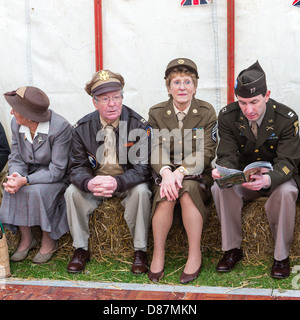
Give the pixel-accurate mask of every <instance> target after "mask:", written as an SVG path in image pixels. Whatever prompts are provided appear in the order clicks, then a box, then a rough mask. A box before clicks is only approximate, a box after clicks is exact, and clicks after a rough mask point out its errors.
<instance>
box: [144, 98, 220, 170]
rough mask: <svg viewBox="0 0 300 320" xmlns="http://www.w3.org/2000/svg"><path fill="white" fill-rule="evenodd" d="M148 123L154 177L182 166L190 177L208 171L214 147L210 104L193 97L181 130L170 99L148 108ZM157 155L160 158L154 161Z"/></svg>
mask: <svg viewBox="0 0 300 320" xmlns="http://www.w3.org/2000/svg"><path fill="white" fill-rule="evenodd" d="M148 122H149V124H150V125H151V126H152V128H153V135H154V138H153V141H152V156H151V166H152V168H153V169H154V170H155V172H156V173H157V174H158V173H159V172H160V169H161V168H162V167H163V166H166V165H167V166H170V167H171V168H172V170H175V168H176V167H178V166H179V165H183V166H185V167H186V168H187V169H188V172H189V174H200V173H202V172H203V171H204V170H205V169H207V168H211V161H212V160H213V159H214V158H215V151H216V146H217V116H216V112H215V110H214V108H213V106H212V105H211V104H209V103H207V102H205V101H202V100H198V99H195V98H193V99H192V102H191V106H190V108H189V111H188V114H187V116H186V118H185V120H184V124H183V128H182V130H181V131H180V129H179V128H178V121H177V118H176V114H175V110H174V106H173V99H172V98H170V99H169V100H168V101H165V102H162V103H159V104H157V105H155V106H153V107H152V108H150V110H149V120H148ZM170 133H171V134H170ZM158 152H160V153H161V154H162V156H161V157H160V158H157V159H155V155H157V153H158ZM163 155H165V157H163ZM193 159H195V163H194V164H193ZM198 160H199V161H198Z"/></svg>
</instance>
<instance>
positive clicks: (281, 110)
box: [216, 99, 300, 191]
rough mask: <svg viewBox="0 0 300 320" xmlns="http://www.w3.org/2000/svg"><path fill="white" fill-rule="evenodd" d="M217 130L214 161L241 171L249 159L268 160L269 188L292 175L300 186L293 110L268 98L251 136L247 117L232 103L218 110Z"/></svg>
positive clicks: (298, 144)
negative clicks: (270, 167)
mask: <svg viewBox="0 0 300 320" xmlns="http://www.w3.org/2000/svg"><path fill="white" fill-rule="evenodd" d="M218 129H219V131H218V132H219V138H220V142H219V146H218V149H217V161H216V163H217V164H219V165H221V166H225V167H228V168H234V169H240V170H243V169H244V167H245V166H246V165H248V164H249V163H251V162H254V161H260V160H262V161H269V162H271V163H272V165H273V169H274V170H273V171H272V172H269V173H268V174H269V175H270V177H271V191H273V190H274V189H275V188H276V187H277V186H278V185H280V184H281V183H283V182H286V181H288V180H290V179H292V178H294V179H295V181H296V182H297V184H298V186H299V185H300V183H299V182H300V177H299V176H298V166H299V163H300V141H299V121H298V116H297V114H296V113H295V111H293V110H292V109H290V108H289V107H287V106H285V105H283V104H281V103H278V102H276V101H275V100H273V99H269V101H268V102H267V106H266V113H265V116H264V118H263V121H262V123H261V125H260V128H259V130H258V136H257V139H255V137H254V135H253V133H252V131H251V128H250V126H249V121H248V119H247V118H246V117H245V116H244V114H243V113H242V111H241V109H240V107H239V104H238V102H234V103H231V104H229V105H228V106H226V107H224V108H223V109H222V110H221V111H220V113H219V122H218ZM268 191H270V189H268Z"/></svg>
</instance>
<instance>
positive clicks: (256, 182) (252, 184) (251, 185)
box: [212, 169, 269, 191]
mask: <svg viewBox="0 0 300 320" xmlns="http://www.w3.org/2000/svg"><path fill="white" fill-rule="evenodd" d="M212 177H213V179H214V180H215V179H219V178H221V176H220V174H219V172H218V170H217V169H213V170H212ZM250 179H251V181H249V182H244V183H242V186H243V187H244V188H247V189H249V190H253V191H258V190H260V189H263V188H266V187H269V178H268V175H263V174H253V175H251V176H250Z"/></svg>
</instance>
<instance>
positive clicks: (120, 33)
mask: <svg viewBox="0 0 300 320" xmlns="http://www.w3.org/2000/svg"><path fill="white" fill-rule="evenodd" d="M180 2H181V0H143V1H140V0H103V1H102V3H103V46H104V54H103V61H104V68H107V69H110V70H112V71H114V72H119V73H121V74H122V75H123V76H124V78H125V97H124V103H125V104H126V105H128V106H129V107H131V108H133V109H135V110H136V111H138V112H139V113H140V114H141V115H142V116H144V117H145V118H146V119H147V117H148V109H149V108H150V107H151V106H152V105H154V104H156V103H158V102H160V101H163V100H166V99H167V98H168V96H167V91H166V88H165V84H164V79H163V77H164V71H165V68H166V65H167V64H168V62H169V61H170V60H172V59H174V58H177V57H187V58H191V59H192V60H194V61H195V62H196V63H197V65H198V69H199V75H200V80H199V86H198V90H197V97H199V98H201V99H203V100H207V101H209V102H210V103H212V104H213V105H214V107H215V108H216V110H217V111H219V109H220V107H223V106H224V105H226V103H227V101H226V100H227V30H226V28H227V7H226V5H227V1H225V0H214V1H213V4H209V5H205V6H194V7H181V6H180ZM235 6H236V20H235V26H236V39H235V43H236V49H235V55H236V61H235V68H236V69H235V71H236V72H235V73H236V75H237V74H238V73H239V71H241V70H242V69H244V68H246V67H248V66H249V65H250V64H252V63H253V62H255V61H256V60H259V62H260V63H261V65H262V67H263V68H264V70H265V71H266V74H267V82H268V85H269V88H270V90H271V91H272V94H271V96H272V97H273V98H274V99H276V100H278V101H280V102H282V103H285V104H287V105H289V106H290V107H292V108H293V109H295V111H296V112H297V113H300V105H299V103H298V101H300V90H299V88H300V63H299V54H298V55H297V48H299V47H300V37H299V35H298V37H297V34H298V25H299V21H300V8H296V7H293V6H292V0H264V1H243V0H236V1H235ZM94 30H95V29H94V1H93V0H76V1H74V0H48V1H44V0H0V41H1V47H0V70H1V72H0V110H1V117H0V121H1V122H2V124H3V125H4V127H5V129H6V132H7V135H8V137H10V120H11V115H10V109H11V108H10V106H9V105H8V104H7V103H6V101H5V99H4V97H3V93H4V92H6V91H11V90H15V89H17V88H18V87H20V86H24V85H33V86H37V87H39V88H41V89H42V90H44V91H45V92H46V93H47V94H48V96H49V98H50V101H51V108H52V109H53V110H55V111H56V112H58V113H60V114H61V115H63V116H64V117H65V118H67V119H68V120H69V121H70V123H72V124H73V123H75V122H76V121H77V120H78V119H79V118H81V117H82V116H83V115H85V114H86V113H88V112H91V111H93V110H94V107H93V105H92V102H91V99H90V97H89V96H88V95H87V94H86V92H85V91H84V86H85V83H86V82H87V81H88V80H90V78H91V76H92V74H93V73H94V72H95V34H94V32H95V31H94Z"/></svg>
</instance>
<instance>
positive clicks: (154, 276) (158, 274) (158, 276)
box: [148, 268, 165, 282]
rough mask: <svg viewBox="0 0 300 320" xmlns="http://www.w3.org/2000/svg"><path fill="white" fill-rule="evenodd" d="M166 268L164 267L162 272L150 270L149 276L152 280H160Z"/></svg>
mask: <svg viewBox="0 0 300 320" xmlns="http://www.w3.org/2000/svg"><path fill="white" fill-rule="evenodd" d="M164 271H165V268H163V269H162V270H161V271H160V272H152V271H151V269H149V271H148V278H149V280H150V281H152V282H158V281H159V280H161V278H162V277H163V276H164Z"/></svg>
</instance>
